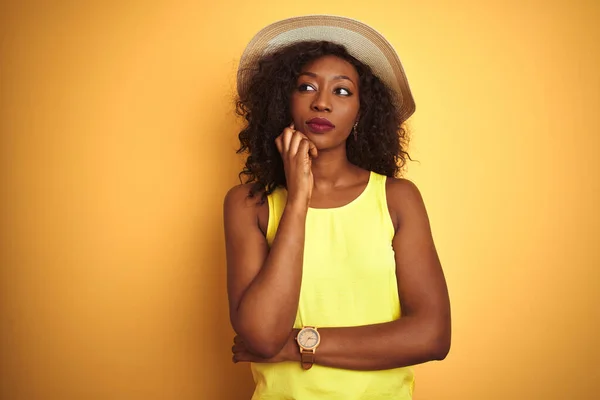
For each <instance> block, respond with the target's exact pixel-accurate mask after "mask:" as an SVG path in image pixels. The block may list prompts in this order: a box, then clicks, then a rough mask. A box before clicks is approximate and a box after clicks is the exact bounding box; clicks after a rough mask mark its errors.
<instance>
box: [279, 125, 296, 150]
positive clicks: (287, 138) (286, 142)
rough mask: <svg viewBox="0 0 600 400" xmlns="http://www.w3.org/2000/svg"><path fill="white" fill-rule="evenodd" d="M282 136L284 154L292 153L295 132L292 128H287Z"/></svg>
mask: <svg viewBox="0 0 600 400" xmlns="http://www.w3.org/2000/svg"><path fill="white" fill-rule="evenodd" d="M281 136H282V141H283V153H287V152H288V151H290V143H291V141H292V136H294V131H293V130H292V129H291V128H285V129H284V130H283V133H282V134H281ZM283 153H282V154H283Z"/></svg>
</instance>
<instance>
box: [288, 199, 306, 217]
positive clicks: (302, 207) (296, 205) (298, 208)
mask: <svg viewBox="0 0 600 400" xmlns="http://www.w3.org/2000/svg"><path fill="white" fill-rule="evenodd" d="M284 212H286V213H291V214H293V215H297V216H299V217H305V216H306V214H307V212H308V200H288V202H287V203H286V205H285V210H284Z"/></svg>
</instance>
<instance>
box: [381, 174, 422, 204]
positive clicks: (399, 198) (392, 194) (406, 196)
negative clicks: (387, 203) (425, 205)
mask: <svg viewBox="0 0 600 400" xmlns="http://www.w3.org/2000/svg"><path fill="white" fill-rule="evenodd" d="M386 191H387V196H388V200H392V201H393V202H415V201H417V202H422V201H423V198H422V196H421V191H420V190H419V188H418V187H417V185H416V184H415V183H414V182H412V181H410V180H408V179H404V178H387V181H386Z"/></svg>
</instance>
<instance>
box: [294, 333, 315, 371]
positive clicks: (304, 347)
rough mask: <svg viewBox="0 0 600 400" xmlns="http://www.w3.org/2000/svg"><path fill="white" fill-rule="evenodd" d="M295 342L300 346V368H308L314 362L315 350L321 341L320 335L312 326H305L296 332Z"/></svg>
mask: <svg viewBox="0 0 600 400" xmlns="http://www.w3.org/2000/svg"><path fill="white" fill-rule="evenodd" d="M296 342H298V347H300V357H301V359H302V368H303V369H310V368H311V367H312V366H313V364H314V363H315V351H316V350H317V347H319V343H321V335H320V334H319V332H318V331H317V328H315V327H314V326H305V327H304V328H302V329H301V330H300V332H298V335H297V336H296Z"/></svg>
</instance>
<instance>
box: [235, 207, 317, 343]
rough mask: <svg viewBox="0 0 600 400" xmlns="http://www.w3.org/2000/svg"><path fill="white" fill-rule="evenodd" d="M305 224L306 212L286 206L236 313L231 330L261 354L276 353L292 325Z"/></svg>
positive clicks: (298, 287)
mask: <svg viewBox="0 0 600 400" xmlns="http://www.w3.org/2000/svg"><path fill="white" fill-rule="evenodd" d="M305 223H306V210H303V209H302V208H299V207H292V206H289V207H287V206H286V208H285V210H284V212H283V214H282V217H281V220H280V223H279V227H278V231H277V235H276V236H275V239H274V241H273V245H272V246H271V249H270V251H269V255H268V256H267V258H266V260H265V263H264V265H263V267H262V268H261V270H260V272H259V273H258V275H257V276H256V278H255V279H254V280H253V281H252V283H251V284H250V286H249V287H248V289H247V290H246V292H245V293H244V295H243V297H242V299H241V301H240V304H239V306H238V309H237V318H236V322H237V323H236V324H235V325H236V326H234V328H235V329H236V331H237V332H238V334H240V335H241V336H242V337H244V339H245V340H246V341H247V342H248V344H249V345H250V346H252V347H253V348H254V349H255V350H258V351H259V352H261V353H263V354H265V353H267V355H268V354H269V353H273V352H275V353H277V351H279V349H281V347H283V345H284V344H285V341H286V339H287V338H288V336H289V334H290V331H291V329H292V327H293V325H294V320H295V318H296V312H297V309H298V299H299V297H300V286H301V282H302V263H303V256H304V238H305ZM259 349H261V350H259Z"/></svg>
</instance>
